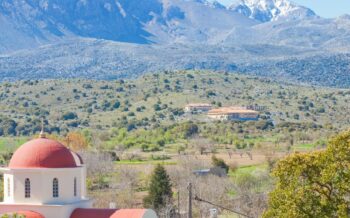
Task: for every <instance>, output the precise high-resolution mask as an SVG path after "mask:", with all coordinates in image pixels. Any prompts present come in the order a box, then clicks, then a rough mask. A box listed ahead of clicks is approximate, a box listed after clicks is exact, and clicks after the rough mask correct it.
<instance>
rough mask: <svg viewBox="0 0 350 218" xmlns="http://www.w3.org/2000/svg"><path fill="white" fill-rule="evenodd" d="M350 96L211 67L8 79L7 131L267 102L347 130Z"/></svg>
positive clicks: (273, 112) (4, 88) (275, 116)
mask: <svg viewBox="0 0 350 218" xmlns="http://www.w3.org/2000/svg"><path fill="white" fill-rule="evenodd" d="M349 100H350V91H349V90H341V89H331V88H328V89H327V88H324V87H322V88H318V87H308V86H297V85H291V84H282V85H281V84H278V83H275V82H272V81H270V80H268V79H264V78H256V77H245V76H240V75H236V74H225V73H213V72H203V71H200V72H199V71H198V72H197V71H188V72H164V73H160V74H148V75H145V76H143V77H140V78H138V79H135V80H119V81H89V80H78V79H77V80H73V81H68V80H44V81H22V82H16V83H2V84H1V86H0V110H1V112H2V113H1V117H0V122H1V126H2V128H1V130H0V135H5V136H6V135H31V134H33V133H35V132H37V131H38V130H39V129H40V118H41V117H45V118H46V120H48V121H49V125H47V128H48V131H50V132H62V133H66V132H67V131H69V130H71V129H74V128H80V129H81V128H90V129H98V130H106V129H109V128H111V127H126V128H128V130H132V129H134V128H153V127H157V126H160V125H168V124H173V123H179V122H184V121H188V120H192V121H196V120H199V121H206V116H204V115H184V114H183V107H184V106H185V105H186V104H187V103H195V102H206V103H213V104H214V105H216V106H231V105H236V106H242V105H260V106H266V107H267V110H266V111H264V112H262V113H261V115H260V116H261V120H270V119H271V120H273V121H274V122H275V123H276V124H277V125H281V126H283V125H286V123H289V122H292V123H297V124H296V125H322V126H323V127H327V128H331V127H334V128H343V127H344V126H346V125H348V124H349V123H350V116H349V115H348V113H347V111H348V103H349V102H348V101H349ZM301 123H302V124H301ZM311 123H312V124H311Z"/></svg>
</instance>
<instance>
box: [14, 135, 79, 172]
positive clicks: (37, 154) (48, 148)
mask: <svg viewBox="0 0 350 218" xmlns="http://www.w3.org/2000/svg"><path fill="white" fill-rule="evenodd" d="M72 167H77V164H76V161H75V159H74V157H73V155H72V152H71V151H70V150H69V149H68V148H66V147H65V146H64V145H62V144H61V143H59V142H57V141H54V140H51V139H47V138H38V139H34V140H31V141H29V142H27V143H25V144H23V145H22V146H21V147H19V148H18V149H17V151H16V152H15V153H14V154H13V156H12V158H11V161H10V164H9V168H72Z"/></svg>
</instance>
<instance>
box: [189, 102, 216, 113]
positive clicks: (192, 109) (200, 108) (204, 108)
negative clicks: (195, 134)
mask: <svg viewBox="0 0 350 218" xmlns="http://www.w3.org/2000/svg"><path fill="white" fill-rule="evenodd" d="M212 108H213V106H212V105H211V104H205V103H197V104H188V105H186V106H185V110H184V111H185V112H186V113H203V112H208V111H210V110H211V109H212Z"/></svg>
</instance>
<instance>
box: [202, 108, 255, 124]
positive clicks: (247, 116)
mask: <svg viewBox="0 0 350 218" xmlns="http://www.w3.org/2000/svg"><path fill="white" fill-rule="evenodd" d="M208 117H209V118H211V119H215V120H231V121H235V120H238V121H248V120H258V118H259V113H258V112H257V111H254V110H249V109H246V108H245V107H221V108H217V109H212V110H210V111H208Z"/></svg>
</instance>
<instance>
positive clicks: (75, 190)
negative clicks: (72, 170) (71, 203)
mask: <svg viewBox="0 0 350 218" xmlns="http://www.w3.org/2000/svg"><path fill="white" fill-rule="evenodd" d="M75 196H77V178H76V177H74V197H75Z"/></svg>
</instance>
